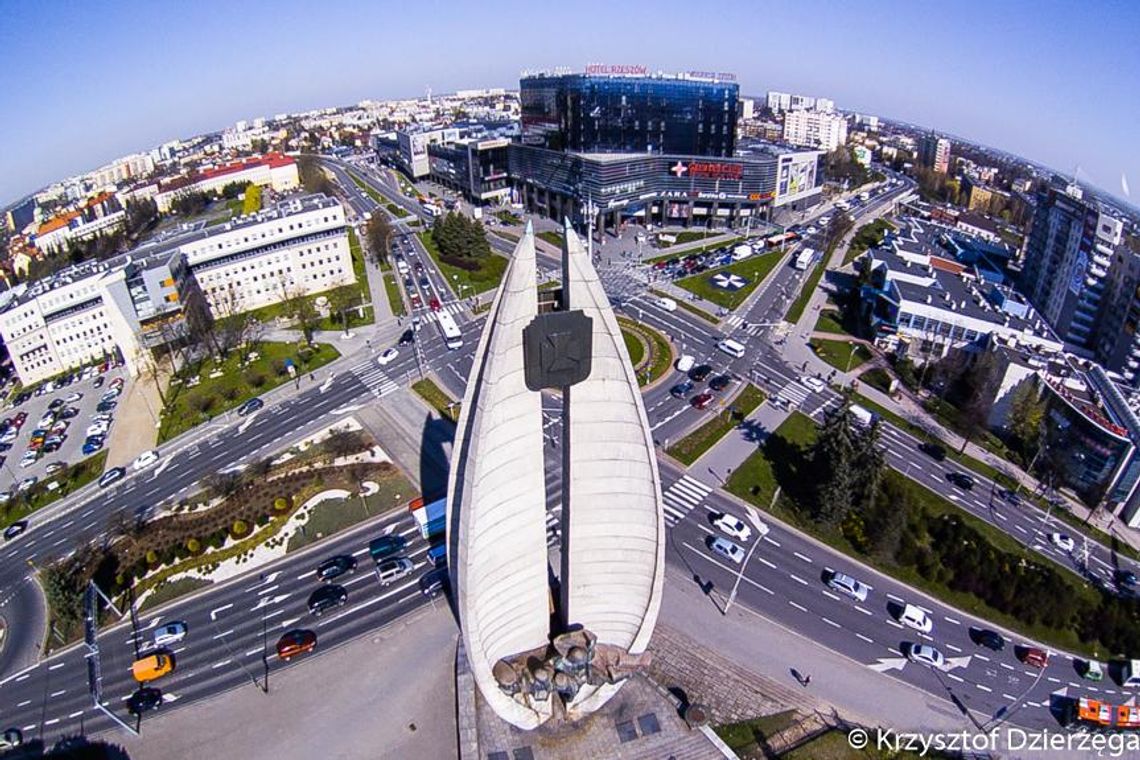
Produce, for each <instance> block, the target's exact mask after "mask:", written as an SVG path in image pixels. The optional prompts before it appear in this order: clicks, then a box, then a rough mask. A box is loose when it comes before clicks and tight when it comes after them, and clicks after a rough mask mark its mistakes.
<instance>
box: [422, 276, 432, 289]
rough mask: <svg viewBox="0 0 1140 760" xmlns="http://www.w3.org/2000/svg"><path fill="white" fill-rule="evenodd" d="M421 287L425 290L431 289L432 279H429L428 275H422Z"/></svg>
mask: <svg viewBox="0 0 1140 760" xmlns="http://www.w3.org/2000/svg"><path fill="white" fill-rule="evenodd" d="M420 287H421V288H423V289H424V290H431V280H429V279H428V278H427V277H421V278H420Z"/></svg>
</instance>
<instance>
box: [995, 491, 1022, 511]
mask: <svg viewBox="0 0 1140 760" xmlns="http://www.w3.org/2000/svg"><path fill="white" fill-rule="evenodd" d="M998 496H1000V497H1001V498H1002V500H1003V501H1005V502H1007V503H1009V504H1010V505H1011V506H1014V507H1020V506H1021V497H1020V496H1018V495H1017V491H1014V490H1013V489H1011V488H1002V489H1000V490H999V491H998Z"/></svg>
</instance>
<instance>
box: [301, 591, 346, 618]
mask: <svg viewBox="0 0 1140 760" xmlns="http://www.w3.org/2000/svg"><path fill="white" fill-rule="evenodd" d="M347 601H348V591H346V590H345V588H344V586H338V585H337V584H335V583H330V584H329V585H327V586H321V587H320V588H319V589H317V590H316V591H314V592H313V593H311V594H309V612H311V613H313V614H314V615H316V616H317V617H320V616H321V613H323V612H324V611H325V610H330V609H332V608H333V607H339V606H341V605H342V604H344V603H345V602H347Z"/></svg>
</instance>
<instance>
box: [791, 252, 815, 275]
mask: <svg viewBox="0 0 1140 760" xmlns="http://www.w3.org/2000/svg"><path fill="white" fill-rule="evenodd" d="M814 258H815V251H814V250H812V249H811V248H805V249H803V250H802V251H800V252H799V253H797V254H796V260H795V261H793V262H792V266H793V267H795V268H796V269H800V270H804V269H807V268H808V267H809V266H811V260H812V259H814Z"/></svg>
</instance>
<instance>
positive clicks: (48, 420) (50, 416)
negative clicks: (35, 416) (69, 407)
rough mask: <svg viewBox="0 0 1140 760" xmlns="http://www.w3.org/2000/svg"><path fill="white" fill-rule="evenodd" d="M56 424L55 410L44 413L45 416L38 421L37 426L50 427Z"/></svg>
mask: <svg viewBox="0 0 1140 760" xmlns="http://www.w3.org/2000/svg"><path fill="white" fill-rule="evenodd" d="M54 424H55V412H47V413H46V414H44V416H43V417H40V421H39V422H37V423H36V427H38V428H49V427H51V426H52V425H54Z"/></svg>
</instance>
